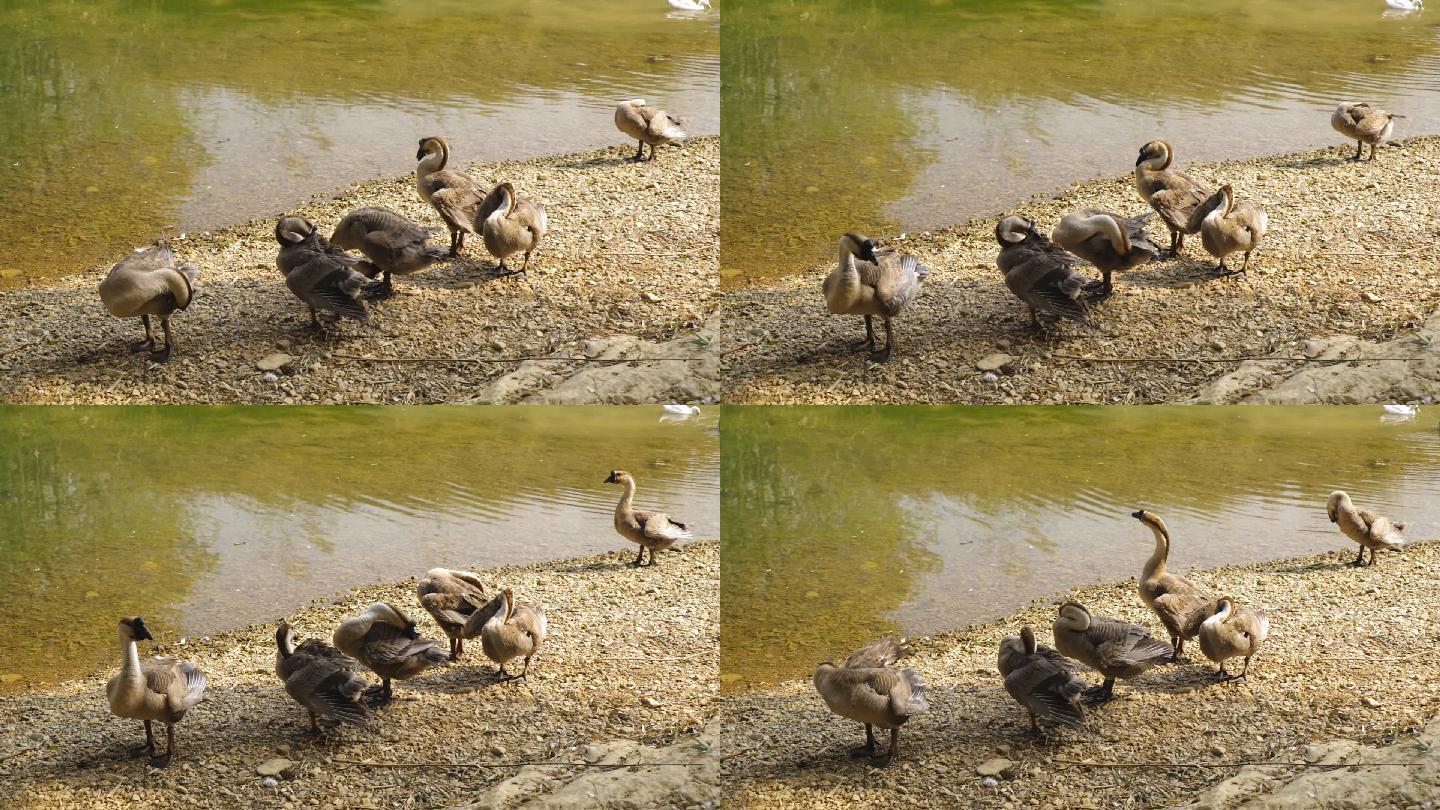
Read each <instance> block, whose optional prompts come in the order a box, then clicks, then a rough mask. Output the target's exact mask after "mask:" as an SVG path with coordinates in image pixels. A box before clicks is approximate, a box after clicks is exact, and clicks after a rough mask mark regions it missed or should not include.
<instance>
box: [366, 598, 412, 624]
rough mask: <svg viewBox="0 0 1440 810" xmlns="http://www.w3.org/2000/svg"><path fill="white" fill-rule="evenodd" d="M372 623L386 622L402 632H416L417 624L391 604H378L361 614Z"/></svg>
mask: <svg viewBox="0 0 1440 810" xmlns="http://www.w3.org/2000/svg"><path fill="white" fill-rule="evenodd" d="M360 615H362V616H364V617H365V618H367V619H369V620H371V621H372V622H384V623H386V624H389V625H392V626H394V627H398V628H400V629H402V630H414V629H415V622H413V621H411V620H410V617H409V616H406V615H405V614H404V613H401V612H400V609H399V608H397V607H395V606H394V605H392V604H390V603H389V602H376V603H374V604H372V605H370V607H367V608H365V612H364V613H362V614H360Z"/></svg>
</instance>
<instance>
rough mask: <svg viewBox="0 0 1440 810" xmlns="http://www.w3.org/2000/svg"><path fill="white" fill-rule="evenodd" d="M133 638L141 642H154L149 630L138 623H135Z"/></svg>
mask: <svg viewBox="0 0 1440 810" xmlns="http://www.w3.org/2000/svg"><path fill="white" fill-rule="evenodd" d="M135 638H136V639H139V640H141V641H154V640H155V637H154V636H152V635H150V628H148V627H146V626H145V625H143V624H141V623H139V622H136V623H135Z"/></svg>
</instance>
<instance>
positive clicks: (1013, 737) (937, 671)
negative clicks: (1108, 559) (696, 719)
mask: <svg viewBox="0 0 1440 810" xmlns="http://www.w3.org/2000/svg"><path fill="white" fill-rule="evenodd" d="M1337 536H1338V535H1337ZM1354 556H1355V555H1354V552H1353V551H1352V550H1350V549H1348V548H1343V549H1340V550H1337V551H1333V552H1330V553H1327V554H1322V555H1317V556H1310V557H1301V558H1295V559H1289V560H1280V561H1272V562H1266V563H1252V564H1244V565H1235V566H1222V567H1219V568H1211V569H1204V570H1196V571H1188V572H1186V576H1188V577H1192V578H1193V579H1194V580H1196V581H1197V582H1198V583H1200V584H1202V585H1203V586H1205V587H1208V588H1211V589H1212V590H1214V591H1215V592H1217V593H1231V594H1233V595H1235V596H1237V597H1238V598H1240V599H1241V600H1242V601H1243V602H1245V603H1248V604H1256V605H1260V606H1263V607H1264V608H1266V609H1267V610H1268V611H1269V612H1270V617H1271V636H1270V638H1269V639H1268V640H1267V641H1266V643H1265V646H1264V647H1263V648H1262V650H1261V652H1260V654H1259V655H1258V656H1257V657H1256V658H1255V660H1254V662H1253V665H1252V669H1251V672H1250V677H1249V678H1248V679H1247V680H1246V681H1239V682H1232V683H1225V684H1216V683H1214V682H1212V681H1210V680H1209V679H1208V675H1209V673H1210V672H1213V671H1214V667H1213V665H1212V664H1210V662H1209V661H1208V660H1205V659H1204V658H1203V657H1201V656H1199V652H1198V650H1196V651H1194V652H1193V653H1192V654H1191V663H1190V664H1187V665H1179V666H1166V667H1161V668H1159V669H1157V670H1154V671H1152V672H1150V673H1147V674H1146V675H1145V676H1143V677H1141V678H1139V679H1137V680H1135V681H1130V682H1126V681H1121V682H1119V683H1118V684H1117V686H1116V694H1117V699H1116V700H1115V701H1114V702H1113V703H1111V704H1109V705H1106V706H1103V707H1100V708H1098V709H1094V710H1092V711H1090V712H1089V721H1088V727H1087V728H1086V729H1084V730H1080V731H1071V730H1059V731H1055V732H1052V733H1051V734H1050V736H1049V740H1048V742H1043V741H1041V740H1039V739H1038V738H1036V737H1035V736H1033V735H1031V734H1030V733H1029V720H1028V716H1027V715H1026V714H1025V712H1024V710H1023V709H1022V708H1021V707H1020V706H1019V705H1018V704H1016V703H1015V702H1014V701H1013V700H1012V699H1011V698H1010V696H1009V695H1008V694H1007V693H1006V692H1005V691H1004V687H1003V684H1002V682H1001V680H1000V678H999V675H998V674H997V673H996V671H995V652H996V648H997V646H998V643H999V640H1000V638H1001V637H1003V636H1005V635H1009V634H1012V633H1016V632H1018V631H1019V628H1020V626H1021V625H1022V624H1026V623H1028V624H1030V625H1031V626H1032V627H1035V628H1036V634H1037V636H1038V638H1039V640H1040V641H1041V643H1046V644H1048V643H1050V630H1049V625H1050V620H1051V618H1052V617H1053V616H1054V604H1055V600H1049V599H1046V600H1037V601H1036V602H1035V603H1033V604H1031V605H1030V606H1028V607H1026V608H1023V609H1021V610H1019V611H1016V612H1015V613H1013V614H1011V615H1010V616H1007V617H1006V618H1004V619H1001V620H999V621H996V622H989V623H984V624H976V625H971V626H969V627H965V628H962V629H958V630H954V631H950V632H947V633H943V634H939V635H936V636H931V637H927V638H924V639H919V640H918V641H917V642H916V645H915V646H916V654H915V655H914V656H913V657H912V658H911V659H909V660H908V661H907V665H908V666H911V667H913V668H914V669H916V671H917V672H919V673H920V674H921V676H922V677H923V678H924V679H925V681H926V683H927V684H928V685H929V686H930V695H929V697H930V705H931V707H932V709H931V712H930V714H929V715H925V716H920V717H917V718H915V719H914V721H912V722H911V723H909V724H907V725H906V726H905V729H904V730H903V731H902V732H901V735H900V740H901V755H900V758H899V759H898V760H897V761H896V762H895V763H894V764H893V765H891V766H890V767H888V768H883V769H877V768H873V767H870V766H868V765H866V764H864V763H863V762H861V761H856V760H852V759H851V758H850V757H849V756H848V753H847V750H848V748H849V747H850V746H853V745H856V744H858V743H859V742H860V741H861V740H862V736H863V735H862V733H861V732H860V726H859V725H858V724H855V723H852V722H850V721H847V720H843V719H841V718H838V717H835V716H833V715H831V714H830V713H829V712H828V711H827V710H826V708H825V706H824V703H823V702H822V701H821V700H820V699H819V697H818V696H817V695H816V694H815V693H814V687H813V686H812V685H811V684H810V682H809V681H808V679H804V678H803V675H804V673H797V676H800V677H798V678H797V679H796V680H792V681H788V682H786V683H783V684H781V685H779V686H776V687H773V688H766V689H761V690H756V691H747V692H735V693H730V694H727V695H725V696H724V697H723V698H722V701H721V717H722V718H723V719H724V721H725V724H726V739H725V751H724V754H723V756H724V758H725V759H724V761H725V766H724V768H723V769H722V776H723V778H724V780H725V789H726V796H727V799H728V800H729V802H730V804H731V805H732V806H735V807H747V806H754V807H797V808H798V807H813V806H832V805H833V806H841V805H844V806H871V805H880V804H883V803H885V802H886V801H887V800H893V799H894V798H895V797H897V796H898V797H904V798H905V799H906V800H907V801H909V802H911V803H913V804H915V805H917V806H926V807H947V806H956V805H963V806H967V807H996V808H999V807H1022V806H1023V807H1056V808H1058V807H1067V808H1068V807H1111V806H1128V805H1127V804H1126V802H1127V801H1133V802H1135V803H1136V804H1137V805H1139V806H1146V807H1173V806H1181V805H1184V806H1195V807H1207V808H1231V807H1235V806H1237V805H1238V803H1239V801H1240V800H1251V799H1257V798H1258V797H1259V795H1260V794H1263V793H1268V792H1271V791H1274V792H1276V793H1277V794H1279V793H1281V792H1283V791H1285V790H1286V789H1287V787H1288V786H1290V784H1291V782H1292V781H1295V782H1299V781H1303V780H1305V779H1315V778H1319V777H1317V774H1318V773H1326V771H1320V770H1312V766H1315V765H1317V764H1321V763H1324V764H1325V765H1326V766H1328V764H1330V763H1340V764H1356V763H1359V762H1362V761H1366V760H1367V758H1368V761H1372V762H1379V761H1387V760H1386V759H1385V755H1381V756H1373V755H1371V754H1372V753H1373V752H1371V753H1367V751H1369V749H1371V748H1380V747H1384V746H1391V747H1392V750H1391V751H1390V752H1389V754H1388V755H1389V756H1390V757H1391V760H1389V761H1393V758H1394V756H1396V752H1397V751H1411V749H1413V748H1417V747H1418V746H1419V744H1418V743H1415V742H1414V740H1415V739H1416V738H1417V735H1419V736H1420V737H1422V738H1424V739H1429V738H1431V737H1434V736H1435V735H1436V734H1440V655H1437V654H1436V653H1435V652H1434V650H1435V645H1436V642H1437V641H1440V637H1437V635H1436V630H1435V619H1436V616H1437V613H1436V611H1437V607H1436V603H1435V594H1436V593H1437V592H1440V574H1437V573H1436V571H1437V563H1440V543H1437V542H1435V541H1434V540H1430V541H1428V542H1426V541H1420V542H1416V543H1415V544H1413V545H1412V546H1411V547H1410V548H1409V549H1408V550H1407V551H1406V552H1405V553H1404V554H1394V553H1391V554H1386V555H1383V556H1382V557H1381V560H1380V562H1379V564H1378V565H1377V566H1375V567H1373V568H1364V569H1354V568H1350V567H1349V565H1348V563H1349V562H1350V561H1351V560H1353V559H1354ZM1135 587H1136V586H1135V579H1134V578H1133V577H1132V578H1130V579H1128V580H1125V581H1122V582H1115V583H1108V584H1104V585H1096V586H1087V587H1083V588H1078V589H1075V590H1074V591H1071V592H1069V593H1068V594H1066V595H1065V596H1067V597H1069V598H1075V599H1078V600H1079V601H1082V602H1084V603H1085V604H1086V605H1087V606H1089V607H1090V608H1091V610H1092V611H1093V612H1095V613H1097V614H1104V615H1110V616H1116V617H1118V618H1123V619H1127V620H1130V621H1135V622H1138V623H1140V624H1143V625H1145V626H1146V627H1149V628H1151V629H1152V631H1155V632H1159V621H1158V619H1156V618H1155V616H1154V614H1152V613H1151V612H1150V610H1149V609H1148V608H1147V607H1146V606H1145V604H1144V603H1143V602H1141V601H1140V598H1139V596H1138V594H1136V593H1135ZM835 654H836V655H837V656H843V655H846V654H848V652H847V651H842V650H836V651H835ZM1080 675H1081V677H1082V678H1085V679H1086V680H1087V681H1089V682H1091V683H1097V682H1098V680H1099V679H1098V676H1097V675H1096V673H1094V672H1093V671H1090V670H1088V669H1086V670H1083V671H1082V672H1081V673H1080ZM1427 724H1428V728H1427ZM1410 755H1411V756H1414V755H1415V754H1414V752H1413V751H1411V753H1410ZM996 759H1003V760H1006V761H1008V763H1009V764H1008V765H1007V766H1006V767H1005V768H1004V770H1003V773H1002V774H1000V776H999V778H998V781H997V783H996V784H995V785H994V786H987V784H986V783H984V782H983V781H982V777H981V775H980V774H979V773H978V772H977V768H979V767H980V766H981V765H982V764H985V763H987V762H989V761H991V760H996ZM1086 762H1088V763H1090V764H1089V765H1086V764H1082V763H1086ZM1252 762H1262V763H1279V764H1278V765H1273V766H1271V765H1267V766H1258V767H1257V766H1252V767H1245V766H1244V765H1243V763H1252ZM1097 763H1146V764H1145V765H1143V766H1140V767H1110V768H1097V767H1095V765H1096V764H1097ZM1165 763H1174V766H1173V767H1165ZM1227 763H1234V764H1227ZM1197 764H1198V765H1201V766H1202V767H1194V765H1197ZM1403 770H1404V769H1402V771H1403ZM1162 775H1163V776H1162ZM1332 776H1334V777H1336V779H1340V777H1341V776H1342V775H1341V774H1340V772H1338V771H1337V772H1334V773H1333V774H1332ZM1374 776H1375V774H1374V769H1367V768H1360V769H1358V770H1356V771H1354V772H1350V773H1345V774H1343V777H1344V779H1343V780H1342V781H1337V782H1336V783H1335V784H1333V785H1332V786H1331V787H1330V788H1329V790H1331V791H1333V795H1335V796H1337V797H1338V796H1342V795H1360V791H1361V790H1362V788H1364V787H1365V785H1366V784H1367V783H1369V784H1372V786H1373V783H1374V782H1375V779H1374ZM1400 781H1401V783H1402V786H1403V783H1404V781H1405V780H1404V779H1401V780H1400ZM1235 785H1242V786H1243V789H1241V788H1236V787H1235ZM1412 787H1413V786H1412ZM1396 789H1397V790H1398V789H1400V788H1398V787H1397V788H1396ZM1206 790H1210V791H1211V793H1208V794H1204V793H1202V792H1203V791H1206ZM1347 790H1349V791H1354V793H1353V794H1350V793H1346V792H1345V791H1347ZM1424 790H1431V791H1432V793H1433V795H1434V796H1435V797H1437V798H1440V788H1435V787H1434V786H1433V785H1428V783H1427V784H1421V785H1419V786H1418V787H1413V791H1412V792H1416V793H1418V792H1423V791H1424ZM1432 793H1425V794H1424V795H1423V796H1421V797H1420V798H1424V797H1425V796H1431V795H1432ZM1191 800H1196V803H1195V804H1194V805H1190V804H1188V802H1190V801H1191ZM1419 800H1420V799H1416V798H1410V799H1407V800H1406V801H1402V802H1400V806H1404V805H1406V804H1408V803H1414V802H1418V801H1419ZM1364 806H1372V805H1364ZM1373 806H1391V805H1387V804H1386V803H1385V802H1384V801H1376V803H1375V804H1374V805H1373Z"/></svg>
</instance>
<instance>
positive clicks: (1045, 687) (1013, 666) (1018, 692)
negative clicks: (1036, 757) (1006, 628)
mask: <svg viewBox="0 0 1440 810" xmlns="http://www.w3.org/2000/svg"><path fill="white" fill-rule="evenodd" d="M996 664H997V667H998V668H999V670H1000V677H1002V678H1004V679H1005V691H1006V692H1009V693H1010V697H1013V698H1015V702H1017V703H1019V704H1020V705H1021V706H1024V707H1025V710H1026V711H1027V712H1029V713H1030V727H1031V728H1032V729H1034V730H1035V731H1040V723H1039V722H1038V720H1037V718H1042V717H1043V718H1044V719H1045V721H1046V722H1048V723H1053V724H1055V725H1063V726H1070V727H1072V728H1080V727H1081V726H1083V725H1085V709H1084V708H1082V707H1081V705H1080V698H1081V696H1082V695H1084V694H1085V689H1086V684H1085V682H1084V681H1082V680H1080V679H1079V678H1078V677H1076V675H1075V665H1074V664H1073V663H1071V661H1070V659H1068V658H1066V657H1065V656H1063V655H1061V654H1060V653H1058V652H1056V651H1055V650H1052V649H1051V648H1049V647H1046V646H1045V645H1043V644H1038V643H1036V641H1035V631H1034V630H1031V629H1030V627H1029V626H1028V625H1027V626H1025V627H1022V628H1020V635H1018V636H1006V637H1005V638H1004V639H1003V640H1002V641H1001V642H1000V654H999V657H998V659H997V661H996Z"/></svg>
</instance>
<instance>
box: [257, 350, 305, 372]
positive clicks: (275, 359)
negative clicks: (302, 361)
mask: <svg viewBox="0 0 1440 810" xmlns="http://www.w3.org/2000/svg"><path fill="white" fill-rule="evenodd" d="M293 362H295V358H293V357H291V356H290V355H288V354H286V353H284V352H271V353H270V354H267V355H265V356H264V357H262V358H260V359H259V360H257V361H256V362H255V368H258V369H260V370H261V371H279V370H280V369H283V368H286V367H288V366H289V365H290V364H291V363H293Z"/></svg>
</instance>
